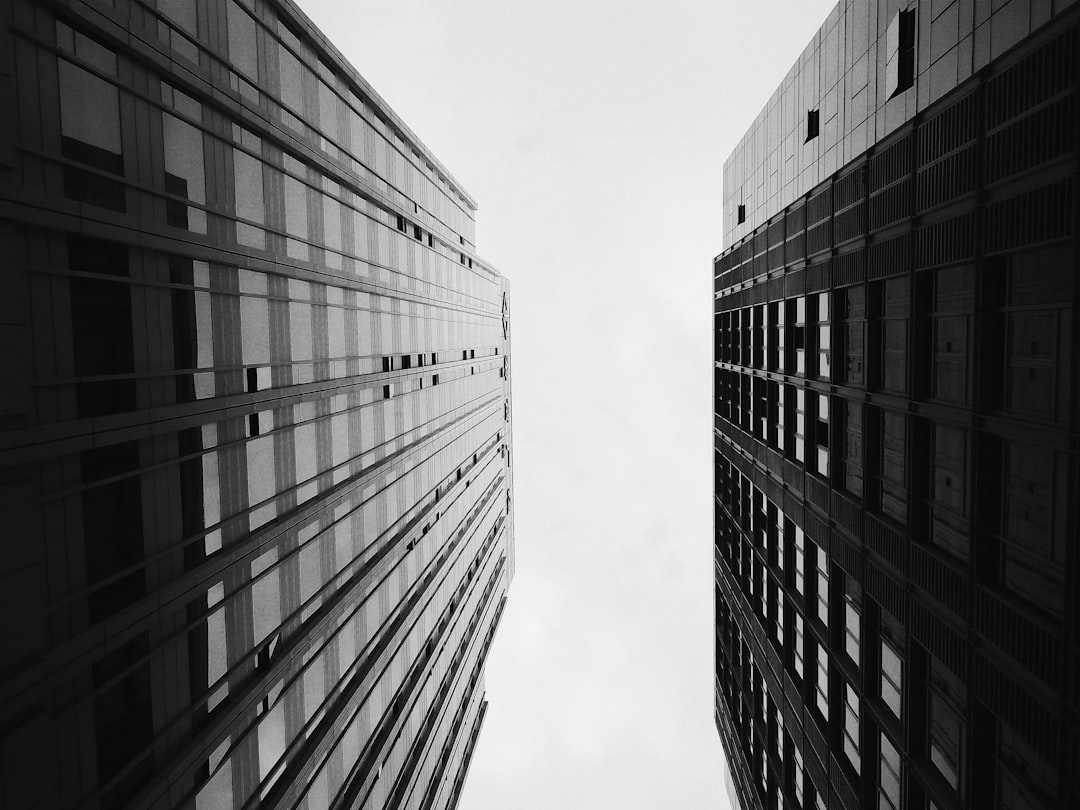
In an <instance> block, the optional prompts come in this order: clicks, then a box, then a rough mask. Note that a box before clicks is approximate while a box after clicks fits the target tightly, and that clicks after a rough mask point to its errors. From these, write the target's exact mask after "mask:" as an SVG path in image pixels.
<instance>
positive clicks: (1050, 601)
mask: <svg viewBox="0 0 1080 810" xmlns="http://www.w3.org/2000/svg"><path fill="white" fill-rule="evenodd" d="M1059 468H1060V469H1059ZM1055 478H1061V479H1062V480H1064V467H1062V460H1061V459H1060V458H1059V457H1058V456H1057V455H1056V454H1055V453H1053V452H1052V451H1050V450H1044V449H1042V448H1039V447H1034V446H1030V445H1025V444H1022V443H1020V442H1008V443H1007V444H1006V447H1005V481H1004V498H1003V500H1004V514H1003V517H1002V522H1003V533H1002V534H1003V536H1002V540H1003V542H1002V554H1001V581H1002V584H1003V585H1004V587H1005V588H1006V589H1007V590H1008V591H1010V592H1011V593H1014V594H1016V595H1018V596H1020V597H1022V598H1023V599H1026V600H1027V601H1028V602H1030V603H1032V604H1033V605H1036V606H1038V607H1041V608H1043V609H1044V610H1048V611H1050V612H1052V613H1055V614H1058V615H1060V613H1061V611H1062V610H1063V607H1064V597H1065V593H1064V572H1065V567H1064V565H1065V549H1064V545H1063V543H1062V541H1061V536H1060V535H1061V534H1062V533H1061V531H1060V530H1057V529H1056V527H1055V526H1054V522H1053V515H1052V506H1053V503H1054V501H1055V498H1054V490H1055Z"/></svg>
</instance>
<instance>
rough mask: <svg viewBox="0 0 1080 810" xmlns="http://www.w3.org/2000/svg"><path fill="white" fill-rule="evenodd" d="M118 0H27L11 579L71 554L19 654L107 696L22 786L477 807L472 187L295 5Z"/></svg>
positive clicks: (499, 514)
mask: <svg viewBox="0 0 1080 810" xmlns="http://www.w3.org/2000/svg"><path fill="white" fill-rule="evenodd" d="M92 5H93V4H92ZM98 6H101V8H95V9H93V10H91V9H90V8H89V7H86V8H84V7H83V6H81V5H77V6H73V7H71V8H66V7H65V8H64V9H63V10H62V13H61V9H59V8H55V9H54V8H53V7H52V6H51V5H49V4H46V3H42V2H38V1H37V0H31V2H30V3H28V4H27V3H24V4H22V6H20V8H19V10H18V11H15V10H13V8H14V7H12V9H7V10H5V12H3V13H2V14H0V17H2V19H0V24H2V25H3V26H4V32H5V37H6V39H5V41H7V42H10V43H12V44H13V45H14V51H15V52H17V53H18V57H17V59H15V62H13V64H14V63H17V65H18V71H17V72H18V81H17V82H15V81H14V80H13V79H12V81H10V82H9V84H10V85H11V87H10V88H9V89H11V97H12V98H13V99H16V98H17V102H18V103H16V104H13V105H11V106H12V110H11V115H10V116H9V117H8V120H7V122H6V123H5V124H4V126H5V127H6V128H7V129H6V130H5V132H6V136H7V137H6V140H5V139H4V138H0V140H2V141H4V142H5V143H7V144H9V145H12V146H13V149H12V150H11V154H12V159H13V160H14V161H16V162H17V165H15V164H13V166H14V171H12V172H8V173H7V175H5V177H6V178H7V179H6V180H5V185H3V186H2V187H0V196H3V198H4V201H5V203H7V204H8V205H7V210H8V212H9V213H8V215H7V216H8V220H7V221H6V222H5V225H4V229H3V236H4V239H5V255H7V256H9V264H8V268H7V269H8V271H9V274H10V275H11V281H12V285H13V290H16V291H18V292H17V295H18V296H20V298H19V300H18V302H17V303H15V304H14V306H13V308H10V310H9V312H10V313H31V312H32V314H33V319H32V321H30V320H29V319H27V320H26V321H25V322H21V321H20V322H19V323H17V324H16V323H14V322H12V323H10V324H9V323H8V321H5V325H4V330H5V333H8V332H9V331H10V330H9V327H11V328H15V330H16V331H17V333H18V334H19V335H22V336H24V337H25V339H26V340H25V342H26V345H27V354H28V356H29V357H30V358H31V360H29V361H28V362H27V363H26V364H25V373H22V372H20V375H14V376H13V377H12V378H11V379H10V380H9V386H10V389H11V390H12V391H13V392H15V393H17V394H18V395H17V396H16V397H14V398H12V399H10V400H9V399H7V398H6V397H5V405H4V408H5V410H4V413H3V415H4V421H3V428H4V430H5V432H7V434H8V435H7V436H6V441H5V443H4V447H5V448H7V449H5V450H4V451H3V452H0V469H2V470H3V473H4V474H3V475H0V482H2V483H0V495H2V496H3V501H4V503H5V505H6V507H5V508H6V509H7V508H8V506H10V508H9V509H8V511H10V512H12V513H13V514H16V515H17V518H16V517H13V518H12V520H13V521H14V522H13V523H12V524H11V525H13V526H15V525H17V526H20V527H23V528H25V529H26V531H25V532H24V531H23V530H22V529H20V531H19V533H20V534H25V535H26V538H27V540H26V542H27V543H28V544H29V545H27V546H26V548H27V549H32V551H30V552H28V556H25V557H24V556H22V555H21V554H20V555H15V556H13V557H12V559H13V560H16V559H17V560H18V565H17V566H16V567H15V568H12V567H10V566H8V567H5V568H4V569H3V571H2V572H0V578H3V580H4V582H5V588H8V586H9V584H10V583H11V581H12V577H13V576H15V577H17V578H19V579H25V581H26V582H27V583H28V584H29V586H31V589H38V588H39V586H42V584H43V583H46V582H48V583H53V584H52V585H50V586H49V587H50V588H51V590H48V593H47V595H46V596H43V597H38V598H34V597H33V596H32V595H30V594H28V595H27V596H28V598H27V599H26V600H25V602H26V613H27V620H26V621H25V623H24V626H23V628H22V629H21V630H20V631H19V633H17V634H8V635H11V638H10V643H9V644H7V645H6V646H7V650H8V651H7V652H6V653H5V655H6V657H5V666H4V667H3V669H4V670H5V671H7V672H9V673H24V672H25V673H31V672H32V673H34V676H33V678H32V680H33V681H34V683H33V684H32V685H30V686H29V687H27V688H28V689H29V691H28V692H25V693H22V694H23V697H22V698H20V700H21V701H25V704H24V705H25V706H36V705H41V706H47V705H53V704H55V702H56V700H57V699H58V698H57V697H56V696H57V695H64V694H69V693H70V694H75V692H76V691H86V693H87V695H91V694H92V695H93V698H92V699H87V700H85V701H82V702H81V703H79V704H77V705H76V704H71V706H69V708H68V709H66V710H65V712H63V713H61V714H55V715H54V714H43V713H39V714H37V715H34V716H29V715H28V716H27V717H26V718H24V719H21V720H19V721H18V722H13V723H12V724H9V726H8V727H6V728H5V730H4V732H3V735H2V739H0V743H2V745H0V749H2V750H0V777H2V778H0V784H2V785H3V787H2V788H0V804H3V805H4V806H8V805H11V806H49V807H51V806H61V805H62V804H72V803H74V804H79V805H84V804H87V803H91V804H94V805H95V806H97V805H98V804H100V805H101V807H102V808H103V809H104V808H110V807H122V806H127V805H128V804H129V803H130V802H131V800H132V799H133V798H134V797H135V796H136V795H144V796H151V797H153V796H159V797H166V796H167V799H162V801H166V803H169V806H173V804H172V803H175V806H178V807H180V806H183V807H193V808H196V810H201V809H202V808H215V809H216V808H230V807H242V806H250V805H251V804H253V803H255V804H265V805H267V806H270V805H274V806H294V805H295V806H306V807H309V808H311V810H316V808H324V807H328V806H331V804H334V803H338V804H341V805H342V806H352V805H354V804H357V803H358V802H359V801H360V800H361V798H362V797H364V796H367V797H368V799H369V800H370V801H371V802H373V803H375V804H377V806H387V807H396V806H406V805H409V806H413V805H415V806H423V807H425V808H441V807H448V806H453V805H454V803H455V802H456V791H459V790H460V780H461V779H462V778H463V775H464V772H465V770H466V769H467V765H468V756H469V754H470V752H471V750H472V747H471V743H470V741H471V740H473V739H474V738H475V734H476V731H477V730H478V727H479V723H480V721H481V720H482V717H483V706H484V705H485V701H484V690H483V681H482V675H483V664H484V661H485V659H486V656H487V652H488V648H489V645H490V643H491V639H492V634H493V632H494V629H495V627H496V626H497V625H498V623H499V620H500V617H501V614H502V610H503V606H504V600H505V595H506V591H507V588H508V585H509V581H510V578H511V575H512V572H513V565H514V558H513V543H512V497H511V493H512V486H511V481H512V479H511V465H510V446H509V436H510V416H511V414H510V405H509V387H510V378H509V372H510V366H509V362H508V356H509V298H508V287H507V284H506V281H505V279H503V278H502V276H500V275H499V274H498V273H497V272H496V271H494V270H493V269H492V268H490V267H489V266H488V265H487V264H486V263H485V262H483V261H482V260H480V259H479V258H478V257H476V255H475V252H474V239H475V234H474V224H473V215H474V211H475V207H476V206H475V203H474V202H473V201H472V200H471V198H470V197H469V196H468V194H467V193H465V192H464V191H463V190H462V189H461V188H460V187H459V185H458V184H457V182H456V181H454V180H453V179H452V178H451V177H450V176H449V174H448V173H447V172H446V170H445V168H444V167H442V166H441V165H440V164H439V163H438V161H437V160H436V159H435V157H434V156H433V155H431V154H430V152H429V151H428V150H427V149H426V148H425V147H424V146H423V145H422V144H420V143H419V142H418V141H417V140H416V138H415V136H413V135H412V134H411V133H410V132H409V130H408V129H407V128H406V127H405V125H404V124H403V122H401V121H400V119H399V118H398V117H397V116H396V114H394V113H393V111H392V110H390V109H389V108H388V107H386V105H385V103H384V102H383V101H381V100H380V99H379V98H378V97H377V96H374V95H373V94H372V93H371V91H370V88H369V87H368V86H367V84H366V83H364V82H363V81H362V80H361V79H360V78H359V77H358V76H357V75H356V74H355V72H354V71H353V70H352V69H351V68H350V67H349V66H348V65H346V64H344V63H343V62H342V61H341V58H340V57H339V56H338V55H336V53H335V52H332V51H327V48H326V44H325V39H324V38H323V36H322V35H321V34H320V33H319V32H317V31H316V30H315V29H314V28H312V27H311V24H310V23H309V22H307V21H306V18H304V17H303V15H302V14H298V13H297V10H296V8H295V7H294V6H293V5H292V4H291V3H289V2H287V1H286V2H268V3H258V4H256V3H253V2H251V0H212V1H211V0H197V1H196V2H180V0H158V2H156V3H151V4H148V5H146V4H142V3H130V4H128V3H123V4H115V6H114V4H111V3H109V4H98ZM54 13H55V14H56V15H57V18H56V19H54V18H53V15H54ZM26 19H32V20H33V21H34V24H33V25H31V26H27V25H25V24H24V23H25V20H26ZM18 20H22V22H19V21H18ZM133 43H138V47H136V46H135V45H134V44H133ZM8 78H9V79H11V77H10V76H9V77H8ZM16 85H17V87H16ZM31 122H33V123H32V124H31ZM31 198H32V199H33V200H34V201H35V202H34V205H33V206H26V205H25V204H24V202H25V200H27V199H31ZM50 211H51V214H54V215H50ZM12 317H15V320H18V317H16V316H14V315H13V316H12ZM19 317H21V315H19ZM459 352H460V353H461V355H460V356H461V357H462V358H463V359H462V361H461V362H459V361H458V360H457V357H458V356H459ZM429 359H430V362H428V360H429ZM433 367H434V368H433ZM15 438H17V439H18V441H15ZM13 447H24V450H25V452H23V451H19V452H23V455H21V456H20V455H18V453H16V454H12V453H11V448H13ZM13 470H18V471H19V472H18V473H17V474H14V473H13V472H12V471H13ZM13 482H16V483H13ZM17 482H22V483H17ZM57 517H60V520H59V521H58V520H57ZM46 548H49V549H51V551H49V553H47V554H46V553H45V552H44V549H46ZM31 561H32V562H31ZM24 563H25V564H26V565H27V566H28V567H27V568H26V570H25V571H24V572H19V571H18V570H17V568H18V566H23V565H24ZM46 590H47V589H45V588H44V587H41V591H42V594H46ZM46 605H48V607H46ZM20 677H22V676H21V675H20ZM28 683H29V681H28ZM75 684H83V686H78V687H77V688H76V686H74V685H75ZM84 687H85V689H84ZM18 688H19V690H23V687H22V686H20V687H18ZM72 690H75V691H72ZM87 690H90V691H87ZM64 702H65V705H66V703H68V702H69V701H67V699H66V698H65V699H64ZM31 714H33V713H32V712H31ZM165 729H168V731H167V732H166V731H164V730H165ZM162 735H165V736H162ZM166 736H167V737H168V739H167V740H166ZM72 739H79V740H81V741H82V742H80V744H79V746H78V750H77V751H76V750H74V749H72V748H71V747H70V744H69V741H70V740H72ZM12 751H24V752H25V756H26V757H28V758H29V759H30V760H33V761H35V762H37V763H40V764H41V767H42V768H44V769H46V770H49V769H52V770H56V772H55V773H52V774H51V775H49V776H42V777H41V778H39V779H37V780H36V781H37V782H38V785H37V786H36V787H35V790H36V791H37V793H36V794H35V796H33V797H27V796H24V795H21V794H20V793H19V791H20V790H21V789H22V787H21V785H20V784H19V780H18V779H16V778H13V775H14V773H15V770H14V769H15V768H16V766H17V764H18V760H17V759H16V758H13V757H12V756H11V755H10V753H9V752H12ZM57 763H63V764H64V766H65V767H64V769H63V770H62V771H60V770H57V769H56V767H55V766H56V765H57ZM13 786H14V787H13ZM61 796H63V797H66V798H63V800H61ZM31 798H32V799H33V801H31V800H30V799H31ZM159 803H160V802H159Z"/></svg>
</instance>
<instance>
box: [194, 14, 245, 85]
mask: <svg viewBox="0 0 1080 810" xmlns="http://www.w3.org/2000/svg"><path fill="white" fill-rule="evenodd" d="M191 5H192V7H194V4H191ZM226 13H227V15H228V23H229V64H230V65H231V66H232V67H233V69H234V70H239V71H240V72H241V73H244V74H245V75H247V76H249V77H250V78H251V79H253V80H255V81H258V79H259V53H258V50H257V45H256V42H257V40H256V27H255V20H253V19H252V18H251V17H250V16H249V15H248V13H247V12H246V11H244V10H243V9H242V8H241V7H240V6H239V5H238V4H237V3H236V0H229V2H228V4H227V6H226Z"/></svg>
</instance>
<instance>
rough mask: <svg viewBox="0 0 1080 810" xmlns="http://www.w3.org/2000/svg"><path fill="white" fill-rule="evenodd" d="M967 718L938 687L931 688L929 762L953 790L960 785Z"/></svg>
mask: <svg viewBox="0 0 1080 810" xmlns="http://www.w3.org/2000/svg"><path fill="white" fill-rule="evenodd" d="M963 737H964V720H963V718H962V717H961V716H960V713H959V712H958V711H957V708H956V706H954V705H953V703H952V702H951V701H950V700H949V699H948V698H946V696H944V695H943V694H941V693H940V692H939V691H938V690H937V689H934V688H931V690H930V761H931V762H932V763H933V764H934V767H935V768H937V769H938V773H940V774H941V775H942V776H943V777H945V781H946V782H948V783H949V784H950V785H951V786H952V788H953V790H958V789H959V787H960V767H961V762H962V760H961V754H962V753H963V745H964V740H963Z"/></svg>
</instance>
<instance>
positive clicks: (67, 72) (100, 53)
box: [56, 22, 127, 211]
mask: <svg viewBox="0 0 1080 810" xmlns="http://www.w3.org/2000/svg"><path fill="white" fill-rule="evenodd" d="M56 36H57V41H58V43H59V44H60V48H61V50H63V51H65V52H66V53H68V54H70V55H72V56H74V57H75V58H76V59H78V60H80V61H81V62H83V63H85V64H87V65H89V66H90V67H92V68H94V69H95V70H97V71H99V72H101V73H105V74H107V75H111V76H115V75H116V54H115V53H113V52H112V51H110V50H109V49H108V48H105V47H103V46H101V45H99V44H98V43H97V42H95V41H94V40H92V39H90V38H89V37H86V36H84V35H82V34H80V33H79V32H77V31H73V30H72V29H71V28H69V27H68V26H66V25H64V24H63V23H59V22H58V23H57V24H56ZM57 70H58V77H59V82H60V135H61V147H60V148H61V154H62V155H63V156H64V157H65V158H67V159H68V160H70V161H74V162H77V163H82V164H84V165H86V166H89V167H90V168H91V169H94V170H96V172H105V173H108V174H113V175H120V176H122V175H123V174H124V158H123V149H122V146H121V136H120V94H119V91H118V90H117V89H116V86H115V85H113V84H111V83H110V82H108V81H106V80H105V79H102V78H101V77H99V76H97V75H95V74H93V73H90V72H89V71H88V70H84V69H83V68H82V67H79V66H77V65H75V64H74V63H72V62H69V61H68V60H66V59H60V60H58V63H57ZM63 173H64V194H65V196H67V197H69V198H70V199H73V200H78V201H79V202H84V203H89V204H90V205H97V206H101V207H102V208H109V209H112V210H114V211H126V210H127V205H126V201H125V194H124V184H123V183H122V182H120V181H118V180H113V179H111V178H109V177H103V176H102V175H101V174H98V173H95V172H92V171H84V170H83V169H79V168H77V167H74V166H64V170H63Z"/></svg>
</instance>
